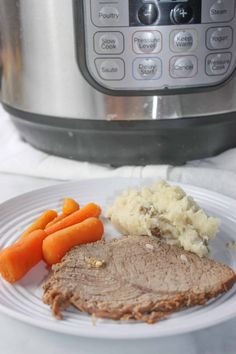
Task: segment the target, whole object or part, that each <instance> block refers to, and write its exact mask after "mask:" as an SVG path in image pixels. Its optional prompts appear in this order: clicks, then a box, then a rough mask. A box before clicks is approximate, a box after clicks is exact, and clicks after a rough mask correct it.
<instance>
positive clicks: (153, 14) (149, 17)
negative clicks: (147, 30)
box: [138, 4, 158, 25]
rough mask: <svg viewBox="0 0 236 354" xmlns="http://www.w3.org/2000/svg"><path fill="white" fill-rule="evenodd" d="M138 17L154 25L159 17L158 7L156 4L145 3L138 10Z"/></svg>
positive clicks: (145, 23) (146, 23)
mask: <svg viewBox="0 0 236 354" xmlns="http://www.w3.org/2000/svg"><path fill="white" fill-rule="evenodd" d="M138 18H139V21H140V22H141V23H143V24H144V25H152V24H153V23H155V22H156V20H157V19H158V9H157V7H156V5H155V4H144V5H143V6H142V7H141V8H140V9H139V12H138Z"/></svg>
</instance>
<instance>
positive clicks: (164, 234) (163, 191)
mask: <svg viewBox="0 0 236 354" xmlns="http://www.w3.org/2000/svg"><path fill="white" fill-rule="evenodd" d="M107 217H108V218H109V219H110V220H111V222H112V224H113V225H114V226H115V227H116V228H117V229H118V230H119V231H120V232H121V233H122V234H124V235H138V236H139V235H140V236H142V235H148V236H157V237H161V238H163V239H164V240H165V241H166V242H167V243H168V244H174V245H177V246H179V247H183V249H184V250H186V251H191V252H193V253H196V254H197V255H198V256H200V257H202V256H206V255H208V253H209V249H208V242H209V241H210V240H212V239H214V237H215V236H216V233H217V230H218V226H219V220H218V219H216V218H214V217H209V216H207V214H206V213H205V212H204V211H203V210H202V209H201V208H200V207H199V206H198V205H197V203H196V202H195V201H194V200H193V198H192V197H190V196H187V195H186V193H185V192H184V191H183V189H181V188H180V187H178V186H172V185H170V184H169V183H167V182H166V181H160V182H157V183H155V184H154V185H152V186H150V187H143V188H140V189H130V190H126V191H124V192H123V193H122V194H121V195H120V196H119V197H118V198H117V199H116V200H115V202H114V204H113V205H112V206H111V207H109V209H108V211H107Z"/></svg>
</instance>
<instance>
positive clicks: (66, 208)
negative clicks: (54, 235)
mask: <svg viewBox="0 0 236 354" xmlns="http://www.w3.org/2000/svg"><path fill="white" fill-rule="evenodd" d="M79 208H80V205H79V204H78V203H77V202H76V201H75V200H74V199H72V198H65V199H64V201H63V206H62V214H60V215H58V216H57V217H56V218H55V219H53V220H52V221H51V222H49V223H48V224H47V226H46V227H47V228H48V227H50V226H52V225H54V224H56V223H57V222H58V221H60V220H62V219H64V218H65V216H68V215H70V214H72V213H74V212H75V211H77V210H79Z"/></svg>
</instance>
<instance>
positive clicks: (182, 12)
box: [171, 4, 193, 24]
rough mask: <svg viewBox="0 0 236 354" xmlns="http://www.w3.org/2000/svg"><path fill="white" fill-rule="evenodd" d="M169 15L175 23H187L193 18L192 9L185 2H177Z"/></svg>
mask: <svg viewBox="0 0 236 354" xmlns="http://www.w3.org/2000/svg"><path fill="white" fill-rule="evenodd" d="M171 16H172V18H173V20H174V22H175V23H179V24H185V23H189V22H190V21H191V20H192V18H193V9H192V7H191V6H189V5H187V4H179V5H177V6H175V8H174V10H172V12H171Z"/></svg>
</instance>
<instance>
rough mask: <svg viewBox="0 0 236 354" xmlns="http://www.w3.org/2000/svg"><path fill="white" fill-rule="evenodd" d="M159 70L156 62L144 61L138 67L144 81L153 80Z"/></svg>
mask: <svg viewBox="0 0 236 354" xmlns="http://www.w3.org/2000/svg"><path fill="white" fill-rule="evenodd" d="M157 70H158V64H157V62H156V61H155V60H152V59H144V60H142V61H141V62H140V63H139V65H138V73H139V75H140V76H141V77H143V78H144V79H152V78H153V77H154V76H155V75H156V73H157Z"/></svg>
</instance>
